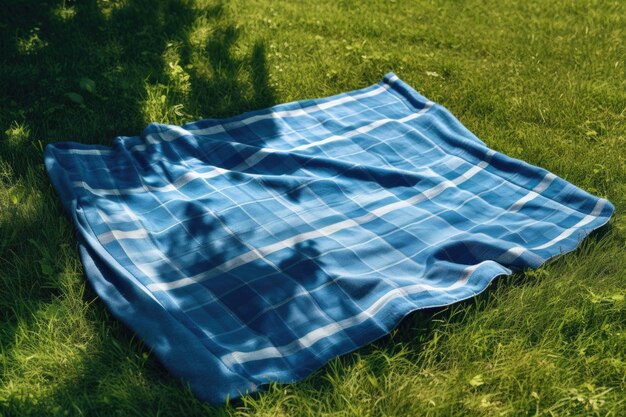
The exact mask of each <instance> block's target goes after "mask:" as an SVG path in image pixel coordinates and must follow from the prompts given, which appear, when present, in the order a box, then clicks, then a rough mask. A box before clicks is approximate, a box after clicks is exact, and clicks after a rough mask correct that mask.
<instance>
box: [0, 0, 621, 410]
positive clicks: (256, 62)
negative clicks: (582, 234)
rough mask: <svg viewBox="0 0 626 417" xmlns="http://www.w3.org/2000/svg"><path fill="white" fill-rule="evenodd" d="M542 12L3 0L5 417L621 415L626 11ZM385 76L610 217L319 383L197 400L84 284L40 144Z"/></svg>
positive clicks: (585, 7)
mask: <svg viewBox="0 0 626 417" xmlns="http://www.w3.org/2000/svg"><path fill="white" fill-rule="evenodd" d="M547 3H548V2H541V1H531V2H523V3H520V4H518V3H516V2H512V1H499V2H496V1H487V2H482V1H456V2H443V1H429V2H421V3H420V4H419V5H417V4H414V3H413V2H403V1H398V2H362V3H359V5H358V6H357V5H356V4H355V3H353V2H350V1H332V2H330V1H316V2H306V3H304V4H303V3H300V2H282V1H281V2H269V1H260V0H259V1H234V2H228V3H226V2H225V3H220V2H216V1H208V0H207V1H174V0H159V1H141V0H118V1H115V0H109V1H104V0H85V1H47V2H43V1H31V0H28V1H17V0H2V1H0V5H1V6H2V8H1V10H2V13H1V14H0V50H1V51H2V60H3V62H2V65H1V66H0V100H1V102H2V111H1V112H0V287H1V288H2V290H1V291H0V319H1V321H0V369H1V371H0V372H1V373H0V375H2V376H1V381H0V415H20V416H22V415H67V414H69V415H157V414H160V415H249V414H257V415H298V416H300V415H319V414H329V415H330V414H332V415H357V416H362V415H399V416H405V415H503V414H506V415H623V411H622V410H623V409H624V408H626V404H625V403H624V402H625V400H624V398H626V347H625V346H626V310H625V307H626V306H625V304H626V302H625V298H626V289H625V288H626V287H625V285H624V276H625V275H626V244H625V241H626V217H624V216H623V214H622V213H623V211H624V209H625V208H626V120H625V119H626V69H625V63H626V45H625V41H624V39H626V30H625V28H626V18H625V16H626V5H625V4H624V3H623V2H619V1H616V2H609V1H606V2H600V1H580V2H566V1H553V2H549V4H547ZM388 71H394V72H396V73H397V74H398V75H399V76H400V77H401V78H403V79H404V80H405V81H407V82H408V83H409V84H411V85H413V86H415V87H416V88H417V89H418V90H419V91H420V92H422V93H423V94H424V95H425V96H427V97H428V98H430V99H431V100H435V101H438V102H439V103H441V104H443V105H445V106H446V107H448V108H449V109H450V110H451V111H452V112H453V113H454V114H455V115H457V116H458V118H459V119H460V120H461V121H462V122H463V123H464V124H465V125H466V126H467V127H468V128H469V129H470V130H472V131H473V132H475V133H476V134H477V136H479V137H480V138H481V139H483V140H484V141H486V142H487V143H488V144H489V145H490V146H491V147H493V148H495V149H497V150H499V151H501V152H504V153H506V154H508V155H510V156H513V157H517V158H521V159H524V160H526V161H528V162H530V163H532V164H536V165H541V166H543V167H545V168H547V169H549V170H551V171H553V172H555V173H556V174H558V175H560V176H562V177H564V178H565V179H567V180H569V181H571V182H573V183H574V184H576V185H578V186H580V187H582V188H584V189H586V190H588V191H590V192H593V193H596V194H598V195H602V196H604V197H607V198H609V199H610V200H611V201H612V202H613V203H614V205H615V206H616V214H615V217H614V219H613V220H612V221H611V223H610V224H609V226H608V227H607V228H605V230H603V231H601V232H600V233H596V234H594V235H593V236H591V237H590V238H589V239H588V241H586V242H585V243H584V244H583V246H582V247H581V248H580V249H579V250H577V251H576V252H574V253H572V254H569V255H567V256H565V257H563V258H561V259H558V260H557V261H555V262H551V263H550V264H549V265H546V266H544V267H543V268H541V269H540V270H538V271H534V272H528V273H526V274H517V275H514V276H513V277H509V278H503V279H500V280H498V281H497V282H496V283H495V284H494V285H492V287H491V288H490V289H489V290H488V291H487V292H485V293H483V294H481V295H480V296H479V297H477V298H476V299H473V300H469V301H467V302H464V303H459V304H456V305H454V306H451V307H449V308H446V309H437V310H426V311H420V312H417V313H414V314H412V315H411V316H409V317H408V318H407V319H405V321H404V322H403V323H402V324H401V325H400V326H399V327H398V329H397V330H396V331H394V333H393V334H392V335H390V336H388V337H386V338H384V339H381V340H380V341H378V342H376V343H374V344H372V345H370V346H367V347H365V348H363V349H361V350H359V351H358V352H356V353H354V354H351V355H346V356H345V357H342V358H338V359H336V360H334V361H332V362H331V363H330V364H329V365H328V366H326V367H324V368H323V369H321V370H319V371H318V372H317V373H315V374H314V375H313V376H311V377H310V378H308V379H307V380H306V381H303V382H301V383H298V384H293V385H288V386H273V387H271V388H269V390H268V392H266V393H263V394H260V395H255V396H250V397H244V398H243V399H242V400H240V401H237V402H234V403H232V404H229V405H228V406H225V407H219V408H214V407H210V406H208V405H205V404H202V403H200V402H199V401H197V400H196V399H195V398H194V397H193V395H192V394H191V393H190V392H189V390H188V389H186V388H185V387H184V386H183V385H182V384H180V383H179V382H178V381H176V380H174V379H172V378H171V377H170V376H168V374H167V373H166V372H165V371H164V370H163V368H162V367H161V366H160V364H159V363H158V362H157V361H156V360H155V359H154V358H153V357H152V356H151V354H150V352H149V351H147V350H146V348H145V347H144V346H143V345H142V343H141V342H140V341H139V340H137V339H136V338H134V337H133V335H132V334H131V333H130V332H128V331H127V330H126V329H125V328H124V327H123V326H122V325H121V324H119V323H118V322H117V321H116V320H114V319H112V318H111V317H110V316H109V315H108V313H107V312H106V310H105V308H104V307H103V305H102V303H101V302H100V301H99V300H98V299H97V298H96V297H95V295H94V294H93V292H92V291H91V289H90V288H89V286H88V285H87V284H86V283H85V279H84V277H83V275H82V269H81V265H80V262H79V260H78V255H77V250H76V245H75V240H74V236H73V232H72V227H71V224H70V223H69V220H68V219H67V217H65V216H64V215H63V213H62V212H61V210H60V205H59V203H58V199H57V197H56V195H55V194H54V192H53V190H52V188H51V185H50V184H49V182H48V180H47V178H46V176H45V172H44V170H43V164H42V150H43V147H44V146H45V144H47V143H50V142H54V141H58V140H75V141H79V142H83V143H101V144H110V143H111V142H112V139H113V137H115V136H118V135H136V134H138V133H139V132H140V131H141V129H143V127H144V126H145V124H146V123H148V122H164V123H175V124H180V123H184V122H186V121H190V120H195V119H199V118H204V117H220V116H225V115H233V114H238V113H240V112H242V111H246V110H253V109H256V108H262V107H266V106H268V105H271V104H275V103H280V102H285V101H291V100H297V99H303V98H310V97H320V96H326V95H329V94H334V93H338V92H341V91H346V90H351V89H355V88H360V87H363V86H367V85H370V84H372V83H374V82H376V81H378V80H379V79H380V78H381V77H382V75H383V74H384V73H386V72H388Z"/></svg>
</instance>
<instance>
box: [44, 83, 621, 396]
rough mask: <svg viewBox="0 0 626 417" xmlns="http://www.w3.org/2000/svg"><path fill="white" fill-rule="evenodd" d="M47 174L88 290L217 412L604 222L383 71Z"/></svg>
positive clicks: (581, 198)
mask: <svg viewBox="0 0 626 417" xmlns="http://www.w3.org/2000/svg"><path fill="white" fill-rule="evenodd" d="M45 164H46V167H47V170H48V174H49V176H50V179H51V181H52V183H53V184H54V186H55V188H56V190H57V191H58V193H59V194H60V196H61V201H62V203H63V205H64V207H65V209H66V210H67V211H68V212H69V214H70V215H71V217H72V219H73V221H74V224H75V226H76V229H77V231H78V238H79V244H80V252H81V257H82V261H83V264H84V267H85V272H86V275H87V277H88V278H89V280H90V281H91V283H92V284H93V286H94V288H95V290H96V292H97V293H98V295H99V296H100V297H101V298H102V300H103V301H104V302H105V303H106V304H107V306H108V307H109V308H110V310H111V311H112V312H113V314H114V315H115V316H116V317H118V318H119V319H120V320H122V321H123V322H124V323H126V324H127V325H128V326H129V327H130V328H131V329H133V330H134V331H135V332H136V333H137V334H139V335H140V336H141V337H142V338H143V340H144V341H145V342H146V343H147V344H148V345H149V346H150V347H151V348H152V349H153V351H154V352H155V354H156V355H157V356H158V357H159V359H160V360H161V361H162V362H163V364H164V365H165V366H166V367H167V368H168V369H169V370H170V371H171V373H172V374H174V375H177V376H179V377H181V378H182V379H183V380H185V381H187V382H188V383H189V384H190V386H191V388H192V389H193V391H194V392H195V393H196V394H197V395H198V396H199V397H200V398H201V399H204V400H207V401H210V402H214V403H219V402H223V401H224V400H225V399H226V398H227V397H228V396H229V397H230V398H233V397H237V396H239V395H241V394H242V393H245V392H252V391H255V390H257V389H258V388H259V386H262V385H264V384H267V383H269V382H271V381H279V382H290V381H295V380H298V379H301V378H303V377H305V376H307V375H309V374H310V373H311V372H313V371H314V370H316V369H318V368H319V367H321V366H322V365H324V363H326V362H327V361H328V360H329V359H331V358H333V357H334V356H336V355H340V354H344V353H346V352H350V351H352V350H354V349H357V348H358V347H360V346H363V345H364V344H366V343H368V342H371V341H373V340H375V339H377V338H379V337H381V336H383V335H385V334H386V333H388V332H389V331H390V330H391V329H392V328H393V327H394V326H396V325H397V324H398V322H399V321H400V320H401V319H402V318H403V317H404V316H405V315H406V314H408V313H409V312H411V311H413V310H415V309H420V308H427V307H434V306H442V305H447V304H450V303H454V302H456V301H459V300H463V299H466V298H468V297H472V296H474V295H476V294H477V293H479V292H481V291H483V290H484V289H485V288H486V287H487V285H488V284H489V282H490V281H491V280H492V279H494V277H496V276H498V275H505V274H510V273H511V272H512V271H514V270H522V269H524V268H529V267H530V268H535V267H538V266H539V265H541V264H542V263H544V262H545V261H546V260H548V259H549V258H552V257H554V256H556V255H559V254H561V253H564V252H568V251H571V250H573V249H574V248H575V247H576V246H577V245H578V243H579V242H580V240H581V239H583V238H584V237H585V236H586V235H587V234H588V233H589V232H591V231H592V230H594V229H596V228H598V227H600V226H602V225H603V224H605V223H606V222H607V221H608V220H609V218H610V216H611V214H612V212H613V206H612V205H611V203H610V202H608V201H607V200H605V199H601V198H597V197H594V196H592V195H590V194H588V193H586V192H584V191H582V190H581V189H579V188H577V187H575V186H574V185H572V184H570V183H568V182H567V181H565V180H563V179H561V178H559V177H557V176H556V175H554V174H551V173H549V172H547V171H546V170H544V169H541V168H538V167H535V166H531V165H529V164H527V163H525V162H522V161H519V160H516V159H512V158H509V157H507V156H505V155H503V154H501V153H498V152H495V151H493V150H491V149H489V148H488V147H487V146H486V145H485V144H484V143H483V142H481V141H480V140H479V139H478V138H476V137H475V136H474V135H473V134H472V133H471V132H469V131H468V130H467V129H466V128H465V127H463V126H462V125H461V123H460V122H459V121H458V120H457V119H455V118H454V117H453V116H452V115H451V114H450V113H449V112H448V111H447V110H446V109H444V108H443V107H441V106H439V105H437V104H435V103H433V102H431V101H429V100H428V99H426V98H424V97H423V96H422V95H420V94H419V93H417V92H416V91H415V90H413V89H412V88H411V87H410V86H408V85H407V84H406V83H404V82H403V81H402V80H400V79H399V78H398V77H397V76H395V75H394V74H388V75H386V76H385V77H384V79H383V80H382V81H381V82H380V83H378V84H375V85H373V86H371V87H368V88H364V89H361V90H357V91H352V92H349V93H345V94H340V95H337V96H333V97H328V98H322V99H316V100H305V101H299V102H293V103H288V104H283V105H279V106H275V107H272V108H269V109H264V110H260V111H255V112H251V113H245V114H242V115H240V116H236V117H231V118H227V119H205V120H201V121H198V122H194V123H188V124H185V125H183V126H170V125H163V124H150V125H148V126H147V128H146V129H145V130H144V131H143V133H142V134H141V136H136V137H118V138H116V139H115V141H114V143H113V145H112V146H111V147H107V146H93V145H81V144H79V143H74V142H62V143H55V144H51V145H48V146H47V147H46V151H45Z"/></svg>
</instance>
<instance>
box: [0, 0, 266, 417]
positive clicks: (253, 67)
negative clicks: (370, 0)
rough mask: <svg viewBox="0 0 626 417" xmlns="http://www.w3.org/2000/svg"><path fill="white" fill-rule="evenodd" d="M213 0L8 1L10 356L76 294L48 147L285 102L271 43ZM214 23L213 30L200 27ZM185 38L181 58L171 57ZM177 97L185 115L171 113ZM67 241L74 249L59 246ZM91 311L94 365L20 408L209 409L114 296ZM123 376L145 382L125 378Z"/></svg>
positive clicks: (6, 345) (4, 246)
mask: <svg viewBox="0 0 626 417" xmlns="http://www.w3.org/2000/svg"><path fill="white" fill-rule="evenodd" d="M199 4H200V5H199ZM202 4H204V5H202ZM202 4H201V3H198V2H191V1H177V0H158V1H148V0H125V1H124V0H120V1H113V0H111V1H100V0H87V1H80V2H73V1H61V0H59V1H52V2H49V1H48V2H46V1H39V0H26V1H24V0H19V1H18V0H8V1H6V2H3V11H2V14H1V15H0V49H1V50H2V51H3V55H2V65H0V100H2V102H3V103H4V106H5V107H4V108H3V111H2V112H0V167H2V178H1V180H2V182H1V184H2V186H6V187H5V188H6V189H7V190H9V194H10V195H9V194H7V197H6V198H7V199H8V200H9V202H8V203H7V206H6V207H4V206H2V207H0V208H2V209H5V208H6V210H7V211H5V213H4V214H3V215H0V227H1V229H2V230H1V233H0V262H3V270H2V279H3V284H4V285H5V286H6V287H7V288H11V291H5V292H4V293H3V295H2V296H0V297H2V298H1V300H0V306H2V314H1V316H0V317H1V318H2V320H3V324H2V329H1V331H0V338H1V340H0V344H1V346H2V351H3V352H4V353H5V354H6V355H7V357H8V358H10V357H11V355H12V350H13V349H16V348H18V346H17V345H16V344H15V343H16V342H15V332H16V331H17V329H18V327H19V326H22V327H24V328H27V329H31V328H33V329H35V328H37V326H38V325H39V324H40V323H39V322H38V320H40V319H39V318H38V317H39V316H40V313H41V314H47V313H46V311H48V310H53V309H55V308H56V306H57V305H58V303H61V305H62V303H63V299H64V298H66V297H74V295H70V294H67V292H66V291H67V288H68V286H67V285H65V284H63V283H62V282H60V281H61V278H60V277H61V275H63V274H64V272H63V268H64V265H63V263H64V262H66V263H67V262H69V263H72V262H77V254H76V249H75V236H74V234H73V233H72V232H71V226H70V223H69V219H67V217H65V216H63V217H62V216H61V214H62V213H61V211H60V205H59V204H58V203H57V204H56V207H54V205H55V202H58V198H57V197H56V195H55V194H54V190H53V189H52V187H51V186H50V184H49V181H48V179H47V178H46V175H45V172H44V169H43V164H42V157H43V155H42V152H43V147H44V146H45V145H46V144H47V143H52V142H55V141H66V140H72V141H77V142H82V143H88V144H105V145H108V144H110V143H111V142H112V139H113V138H114V137H115V136H118V135H133V134H138V133H139V132H140V131H141V130H142V129H143V127H144V126H145V124H146V123H147V122H151V121H159V122H165V123H176V122H183V121H190V120H193V119H196V118H201V117H208V116H223V115H232V114H237V113H240V112H242V111H245V110H251V109H255V108H258V107H265V106H269V105H271V104H274V100H275V97H274V94H273V91H272V89H271V87H270V86H269V83H268V81H269V80H268V71H267V68H266V62H265V49H264V46H263V42H262V41H260V40H259V41H256V42H255V43H254V44H253V45H251V46H246V47H244V48H242V47H241V46H240V45H239V43H238V42H239V31H238V29H237V28H236V26H235V25H234V24H233V22H232V19H231V18H230V17H229V13H228V11H227V10H226V8H225V7H224V5H223V4H222V3H220V2H210V1H208V2H205V3H202ZM203 30H205V31H206V33H207V35H206V36H205V37H202V36H201V35H202V33H200V35H198V33H197V32H202V31H203ZM176 47H179V48H180V51H181V53H180V56H179V57H177V56H175V55H171V54H169V50H170V49H175V48H176ZM240 51H244V52H240ZM245 51H247V52H245ZM170 57H173V58H174V60H173V61H169V58H170ZM177 60H178V61H177ZM170 64H172V65H170ZM177 65H178V66H177ZM179 68H180V70H182V74H183V76H185V75H186V76H187V81H188V86H187V87H185V86H184V85H181V84H180V83H178V81H180V78H181V77H180V74H181V73H180V71H179ZM177 71H178V72H177ZM176 77H178V78H176ZM183 78H184V77H183ZM177 83H178V84H177ZM151 88H153V89H154V91H161V92H162V94H163V95H164V96H165V100H164V103H161V104H162V108H160V109H159V111H161V113H162V115H163V116H165V118H164V119H163V120H152V119H151V118H150V113H149V112H148V111H147V106H148V105H149V104H150V103H149V100H150V98H151V97H150V92H151V91H152V90H151ZM159 89H160V90H159ZM157 99H159V100H160V99H161V97H157ZM157 105H159V103H157ZM178 105H181V106H182V107H176V108H177V109H181V108H182V116H180V117H178V115H177V114H175V113H168V111H169V109H171V108H174V106H178ZM168 116H172V117H171V118H168ZM11 193H13V194H11ZM13 195H15V198H13V197H12V196H13ZM2 197H3V198H4V195H3V196H2ZM13 199H14V200H15V201H13ZM27 199H34V200H33V201H35V202H36V203H33V204H30V203H29V204H30V205H29V206H28V210H26V211H24V210H22V211H24V213H22V211H19V210H17V208H16V207H17V205H18V204H26V203H27V201H26V200H27ZM3 203H4V202H3ZM11 204H13V206H11ZM8 211H15V213H16V214H15V215H14V214H11V213H9V214H10V215H8V214H7V212H8ZM61 247H64V248H69V249H68V250H69V252H71V253H70V254H69V255H68V256H59V251H60V248H61ZM78 270H80V268H78ZM81 279H82V278H81ZM77 285H78V286H79V287H80V285H79V284H77ZM84 297H85V299H84V300H83V301H85V302H87V301H89V300H92V299H93V298H94V297H95V294H94V293H93V292H92V291H91V290H90V289H89V287H88V288H87V292H86V295H85V296H84ZM84 314H85V315H86V321H88V322H89V323H91V324H92V325H93V326H94V327H98V326H100V325H102V326H105V327H106V328H107V330H106V331H105V330H102V329H98V328H96V329H95V330H94V332H96V333H97V335H96V336H95V340H94V341H92V342H90V344H88V347H87V352H86V353H85V355H84V357H83V358H82V361H81V363H80V365H79V366H77V367H76V369H78V370H80V371H81V373H80V374H77V375H58V377H59V378H58V380H57V381H55V378H52V380H51V384H53V385H54V384H58V386H57V388H56V389H54V390H53V391H52V392H51V393H50V396H49V397H48V398H34V400H35V401H31V400H32V398H31V400H29V399H28V396H26V397H23V398H13V399H9V400H8V402H7V403H6V404H9V408H8V409H7V410H8V412H9V414H10V413H16V414H20V415H28V414H32V415H44V414H49V413H50V412H51V411H54V410H55V407H57V406H61V407H68V409H69V408H72V407H74V411H77V412H82V411H85V412H88V413H89V412H98V410H99V409H98V407H102V408H101V409H102V410H103V413H104V412H106V411H107V410H108V411H111V412H112V413H115V410H119V409H120V407H118V406H119V404H116V403H115V401H117V400H123V401H124V402H125V404H124V407H122V409H124V410H127V411H129V413H130V414H133V413H136V414H144V413H145V412H146V411H147V410H148V412H149V410H158V409H166V410H172V411H173V410H176V409H177V408H176V407H178V409H182V410H187V411H189V413H191V414H202V413H205V412H206V411H207V408H206V406H205V405H203V404H202V403H200V402H199V401H197V400H195V399H194V397H193V396H192V395H191V394H190V392H189V391H188V390H184V389H183V390H181V386H180V383H179V382H178V381H176V380H175V379H173V378H171V377H169V376H168V374H167V373H166V372H165V371H164V369H163V368H162V367H161V366H160V365H159V364H158V363H157V362H156V361H154V360H152V359H150V360H146V358H148V357H149V355H145V354H144V352H145V347H144V346H143V345H142V344H141V343H140V342H138V341H137V339H136V338H134V337H133V336H132V333H131V332H130V331H128V330H127V329H126V328H125V327H124V326H122V325H121V324H120V323H119V322H117V321H112V320H110V318H109V316H108V313H106V311H105V309H104V307H103V305H102V304H101V303H99V302H97V303H96V304H94V305H93V306H91V307H90V308H89V309H88V311H87V312H86V313H84ZM18 323H19V325H18ZM33 331H34V330H33ZM33 337H34V336H33ZM144 355H145V356H144ZM55 369H57V368H55V367H54V366H53V367H52V371H51V372H53V373H54V372H55ZM144 375H147V376H146V377H145V379H144V378H143V376H144ZM123 377H126V378H129V379H132V378H138V380H135V381H132V380H131V381H130V382H128V381H126V382H125V381H124V380H123ZM59 381H60V382H59ZM124 389H125V390H129V391H132V392H122V391H123V390H124ZM158 394H165V399H162V398H157V396H158ZM174 397H182V398H184V400H183V401H181V402H182V403H184V404H183V405H172V404H168V405H167V404H164V401H167V399H168V398H169V399H171V398H174ZM109 401H112V402H110V403H109ZM107 404H108V405H107ZM50 407H51V408H50ZM57 411H59V412H61V413H62V412H63V411H64V410H57ZM57 411H54V413H56V412H57Z"/></svg>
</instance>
